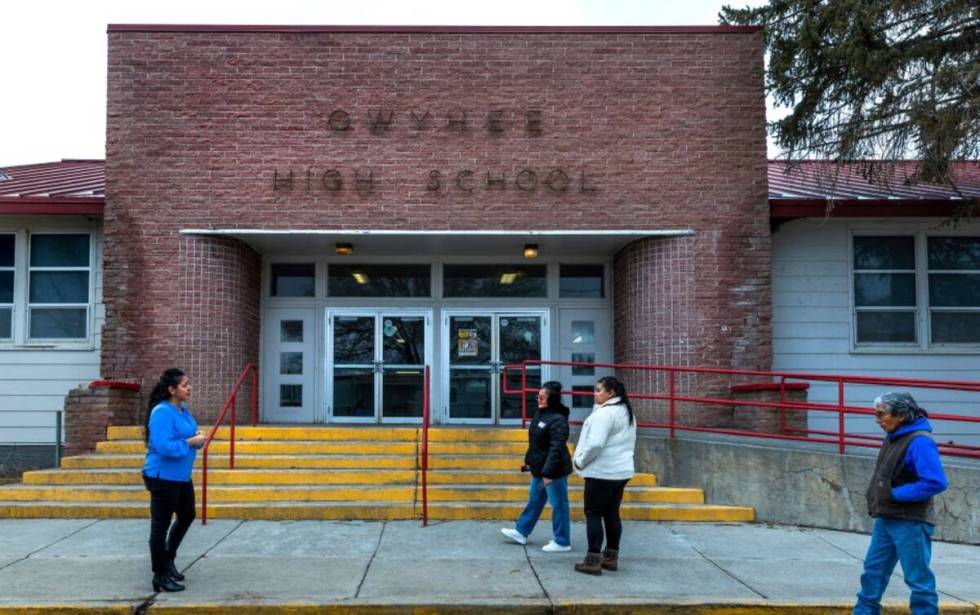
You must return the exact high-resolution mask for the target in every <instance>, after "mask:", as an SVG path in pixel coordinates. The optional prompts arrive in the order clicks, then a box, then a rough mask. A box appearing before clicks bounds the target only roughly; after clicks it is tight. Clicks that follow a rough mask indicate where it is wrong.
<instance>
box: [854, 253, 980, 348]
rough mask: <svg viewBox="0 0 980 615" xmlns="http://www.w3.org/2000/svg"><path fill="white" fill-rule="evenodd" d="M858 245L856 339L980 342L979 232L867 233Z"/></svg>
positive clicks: (872, 341)
mask: <svg viewBox="0 0 980 615" xmlns="http://www.w3.org/2000/svg"><path fill="white" fill-rule="evenodd" d="M853 249H854V252H853V256H854V261H853V262H854V280H853V282H854V311H855V340H856V342H857V344H859V345H864V344H903V345H911V344H915V345H920V346H922V345H928V346H936V345H951V344H980V237H959V236H926V235H925V234H919V235H864V236H855V237H854V241H853ZM922 282H925V283H922Z"/></svg>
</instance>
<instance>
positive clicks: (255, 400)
mask: <svg viewBox="0 0 980 615" xmlns="http://www.w3.org/2000/svg"><path fill="white" fill-rule="evenodd" d="M249 374H251V376H252V427H255V426H256V425H257V424H258V422H259V370H258V368H257V367H256V366H255V364H253V363H249V364H248V365H246V366H245V369H243V370H242V373H241V375H240V376H239V377H238V380H237V381H235V386H234V387H232V389H231V395H229V396H228V401H226V402H225V405H224V406H223V407H222V408H221V412H220V413H219V414H218V419H217V420H216V421H215V422H214V426H213V427H212V428H211V430H210V431H209V432H208V437H207V439H206V440H205V441H204V446H202V447H201V451H202V452H201V455H202V457H201V525H206V524H207V522H208V448H209V447H210V446H211V441H212V440H214V436H215V434H217V433H218V428H219V427H220V426H221V422H222V421H223V420H224V419H225V415H226V414H227V413H228V410H229V409H230V410H231V420H230V421H229V423H230V425H229V436H228V468H229V469H231V470H234V469H235V401H236V398H237V397H238V393H239V390H240V389H241V388H242V384H244V383H245V379H246V378H247V377H248V376H249Z"/></svg>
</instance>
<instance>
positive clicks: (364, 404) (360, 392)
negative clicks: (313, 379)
mask: <svg viewBox="0 0 980 615" xmlns="http://www.w3.org/2000/svg"><path fill="white" fill-rule="evenodd" d="M333 415H334V416H338V417H352V416H358V417H373V416H374V369H371V368H367V369H365V368H353V369H350V368H337V369H334V370H333Z"/></svg>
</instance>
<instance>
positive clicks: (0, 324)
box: [0, 233, 17, 340]
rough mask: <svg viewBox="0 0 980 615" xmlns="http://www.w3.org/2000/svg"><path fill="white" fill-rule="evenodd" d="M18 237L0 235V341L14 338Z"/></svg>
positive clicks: (8, 234)
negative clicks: (15, 266) (15, 267)
mask: <svg viewBox="0 0 980 615" xmlns="http://www.w3.org/2000/svg"><path fill="white" fill-rule="evenodd" d="M16 246H17V236H16V235H14V234H13V233H0V340H10V339H12V338H13V337H14V327H13V316H14V264H15V263H14V255H15V254H16V252H15V251H14V249H15V248H16Z"/></svg>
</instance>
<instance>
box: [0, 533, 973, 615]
mask: <svg viewBox="0 0 980 615" xmlns="http://www.w3.org/2000/svg"><path fill="white" fill-rule="evenodd" d="M502 525H503V524H501V523H485V522H466V521H453V522H443V523H437V524H433V525H430V526H429V527H428V528H424V529H423V528H422V527H421V524H420V523H418V522H415V521H397V522H320V521H294V522H267V521H249V522H239V521H212V522H210V523H208V525H207V526H201V525H200V524H199V523H195V525H194V526H193V527H192V528H191V530H190V532H188V535H187V538H186V539H185V541H184V545H183V546H182V547H181V552H180V556H179V558H178V566H179V567H180V568H181V569H182V570H184V572H185V573H186V575H187V581H186V585H187V590H186V591H184V592H180V593H175V594H164V593H161V594H154V593H153V592H152V590H151V587H150V572H149V555H148V552H147V533H148V531H149V522H148V521H142V520H105V521H96V520H2V521H0V613H14V612H17V613H24V612H38V613H42V612H65V613H69V612H80V611H88V612H120V613H131V612H138V613H143V612H149V613H151V614H157V613H171V612H174V613H176V612H183V613H199V612H210V613H235V614H236V615H245V614H247V613H253V612H255V613H260V612H261V613H270V612H281V611H287V612H290V613H307V612H309V613H353V612H360V611H367V610H370V611H373V612H391V613H395V612H431V613H458V612H481V613H485V612H505V611H506V612H508V613H513V612H518V613H521V612H528V613H559V612H561V613H565V612H567V613H586V612H588V613H600V612H601V613H614V612H622V613H627V612H629V613H668V612H669V613H682V612H690V613H706V612H712V613H742V614H744V613H754V612H766V613H776V612H798V613H808V614H809V613H844V612H848V610H849V606H850V605H851V604H852V602H853V598H854V594H855V593H856V591H857V589H858V578H859V576H860V573H861V561H862V558H863V556H864V551H865V549H866V548H867V545H868V540H869V539H868V537H867V536H865V535H860V534H850V533H845V532H834V531H829V530H809V529H800V528H793V527H766V526H762V525H753V524H685V523H641V522H630V523H627V524H626V527H625V529H624V536H623V548H622V554H621V560H620V570H619V571H618V572H607V573H605V574H603V575H602V576H601V577H590V576H586V575H581V574H578V573H576V572H574V570H573V569H572V564H573V563H575V562H577V561H580V560H581V558H582V556H583V552H584V551H585V526H584V525H583V524H575V525H574V526H573V530H572V532H573V533H572V542H573V545H574V550H573V552H572V553H564V554H548V553H543V552H542V551H541V546H542V545H543V544H544V543H545V542H547V540H548V539H549V537H550V536H549V534H550V523H547V522H545V523H543V524H539V526H538V528H537V529H536V530H535V533H534V535H533V536H532V542H531V544H529V545H528V546H527V547H522V546H519V545H516V544H512V543H509V542H507V541H506V540H505V539H504V537H503V536H501V534H500V532H499V528H500V527H501V526H502ZM934 569H935V571H936V575H937V577H938V582H939V589H940V592H941V595H940V599H941V601H942V602H943V605H944V609H943V612H953V613H980V608H978V605H980V547H978V546H967V545H956V544H946V543H935V549H934ZM907 600H908V591H907V589H906V588H905V585H904V583H903V582H902V579H901V577H900V572H896V575H895V576H894V577H893V579H892V583H891V587H890V588H889V592H888V594H887V595H886V601H887V602H888V603H889V604H892V605H895V606H896V607H899V608H897V609H896V610H894V611H890V612H903V611H907V609H906V608H905V605H906V604H907Z"/></svg>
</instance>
